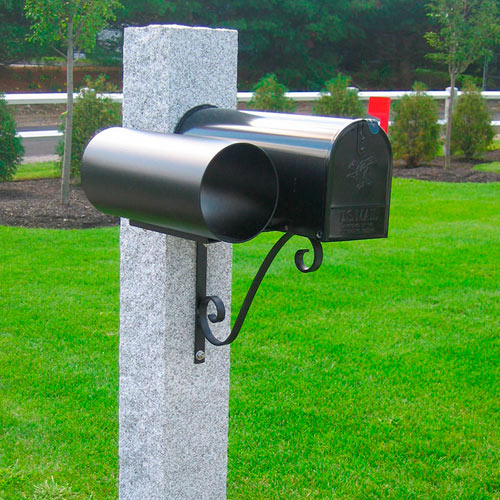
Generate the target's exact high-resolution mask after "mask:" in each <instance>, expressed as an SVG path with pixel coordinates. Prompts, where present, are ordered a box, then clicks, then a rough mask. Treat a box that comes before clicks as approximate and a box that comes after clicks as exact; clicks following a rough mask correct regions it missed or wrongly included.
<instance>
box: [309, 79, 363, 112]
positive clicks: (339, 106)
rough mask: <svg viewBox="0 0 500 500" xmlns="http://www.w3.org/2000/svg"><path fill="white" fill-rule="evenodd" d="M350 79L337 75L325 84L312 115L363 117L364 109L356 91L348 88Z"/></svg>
mask: <svg viewBox="0 0 500 500" xmlns="http://www.w3.org/2000/svg"><path fill="white" fill-rule="evenodd" d="M350 83H351V78H350V77H349V76H346V75H342V74H341V73H339V74H338V75H337V76H336V77H335V78H333V79H332V80H328V81H327V82H326V83H325V87H326V88H325V90H324V91H323V92H322V95H321V98H320V99H319V101H318V102H317V103H316V104H315V105H314V108H313V109H314V113H316V114H317V115H326V116H343V117H346V118H359V117H361V116H365V114H366V113H365V109H364V107H363V104H362V103H361V101H360V100H359V98H358V91H357V90H356V89H350V88H348V87H349V85H350Z"/></svg>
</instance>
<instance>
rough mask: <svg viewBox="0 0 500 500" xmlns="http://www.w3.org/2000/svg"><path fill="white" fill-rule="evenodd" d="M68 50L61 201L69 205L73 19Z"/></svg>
mask: <svg viewBox="0 0 500 500" xmlns="http://www.w3.org/2000/svg"><path fill="white" fill-rule="evenodd" d="M67 34H68V50H67V54H66V87H67V89H66V90H67V96H68V104H67V106H66V125H65V128H64V158H63V168H62V179H61V199H62V203H63V205H69V177H70V170H71V136H72V134H73V19H71V18H70V19H68V33H67Z"/></svg>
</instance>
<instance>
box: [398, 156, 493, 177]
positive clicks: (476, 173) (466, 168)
mask: <svg viewBox="0 0 500 500" xmlns="http://www.w3.org/2000/svg"><path fill="white" fill-rule="evenodd" d="M493 161H500V149H495V150H493V151H488V152H486V153H485V154H484V156H483V158H482V159H481V160H463V159H452V162H451V165H450V168H449V169H448V170H446V169H445V168H444V157H442V156H440V157H438V158H435V159H434V160H433V161H432V162H431V163H430V164H429V165H426V166H422V167H416V168H405V167H404V165H403V163H402V162H401V161H396V162H394V173H393V175H394V177H403V178H405V179H419V180H421V181H435V182H500V174H497V173H495V172H481V171H480V170H474V169H473V168H474V167H475V166H476V165H478V164H479V163H489V162H493Z"/></svg>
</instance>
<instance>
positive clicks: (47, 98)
mask: <svg viewBox="0 0 500 500" xmlns="http://www.w3.org/2000/svg"><path fill="white" fill-rule="evenodd" d="M450 90H451V89H449V88H448V89H447V90H429V91H427V94H428V95H430V96H432V97H433V98H434V99H437V100H445V101H446V100H447V99H449V97H450ZM411 93H412V91H411V90H374V91H360V92H359V93H358V96H359V98H360V100H362V101H367V100H368V99H369V98H370V97H390V98H391V99H392V100H398V99H401V98H402V97H403V96H405V95H407V94H411ZM457 94H458V95H460V94H461V92H457ZM101 95H102V96H103V97H109V98H110V99H113V100H114V101H117V102H122V101H123V94H101ZM252 95H253V93H252V92H238V102H249V101H250V99H251V98H252ZM482 95H483V97H484V98H485V99H488V100H500V91H497V90H487V91H485V92H482ZM286 96H287V97H289V98H291V99H293V100H294V101H296V102H314V101H317V100H318V99H319V98H320V97H321V92H287V93H286ZM74 97H75V98H76V97H78V94H76V93H75V94H74ZM5 100H6V101H7V104H10V105H20V104H66V100H67V96H66V94H65V93H63V92H60V93H39V94H6V95H5ZM445 120H446V118H445ZM445 120H439V121H440V123H444V122H445ZM491 123H492V125H494V126H496V127H500V121H493V122H491ZM61 135H62V133H61V132H59V131H58V130H37V131H25V132H19V136H21V137H23V138H25V139H28V138H44V137H58V136H61Z"/></svg>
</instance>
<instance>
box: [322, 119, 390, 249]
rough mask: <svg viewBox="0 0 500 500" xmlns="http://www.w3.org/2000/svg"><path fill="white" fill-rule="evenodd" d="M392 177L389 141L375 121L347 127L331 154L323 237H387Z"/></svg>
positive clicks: (332, 239) (335, 238)
mask: <svg viewBox="0 0 500 500" xmlns="http://www.w3.org/2000/svg"><path fill="white" fill-rule="evenodd" d="M391 181H392V150H391V145H390V143H389V139H388V138H387V135H386V134H385V132H384V131H383V130H382V129H381V128H380V127H379V125H378V123H377V122H376V121H372V120H358V121H356V122H355V123H352V124H351V125H349V126H348V127H346V128H345V129H344V130H343V131H342V133H341V134H340V135H339V137H338V138H337V140H336V141H335V143H334V146H333V150H332V154H331V158H330V167H329V173H328V194H327V205H326V213H325V230H324V237H323V240H324V241H342V240H358V239H367V238H386V237H387V234H388V223H389V206H390V196H391Z"/></svg>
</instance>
